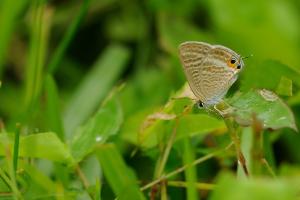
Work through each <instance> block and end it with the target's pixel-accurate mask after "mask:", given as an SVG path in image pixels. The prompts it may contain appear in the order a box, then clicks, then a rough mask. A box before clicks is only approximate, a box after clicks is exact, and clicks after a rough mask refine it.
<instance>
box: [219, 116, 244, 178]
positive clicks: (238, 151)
mask: <svg viewBox="0 0 300 200" xmlns="http://www.w3.org/2000/svg"><path fill="white" fill-rule="evenodd" d="M224 121H225V124H226V126H227V128H228V132H229V135H230V137H231V140H232V141H233V143H234V146H235V150H236V156H237V160H238V163H239V164H241V166H242V168H243V171H244V173H245V174H246V176H247V177H248V176H249V171H248V168H247V165H246V159H245V156H244V154H243V152H242V150H241V147H240V140H239V137H238V134H237V130H236V129H235V128H234V127H233V122H232V119H231V118H229V119H227V118H224Z"/></svg>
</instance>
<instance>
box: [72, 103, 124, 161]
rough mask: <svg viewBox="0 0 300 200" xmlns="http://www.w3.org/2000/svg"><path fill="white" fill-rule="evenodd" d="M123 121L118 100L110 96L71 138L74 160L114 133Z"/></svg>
mask: <svg viewBox="0 0 300 200" xmlns="http://www.w3.org/2000/svg"><path fill="white" fill-rule="evenodd" d="M122 122H123V112H122V109H121V106H120V104H119V101H118V100H117V99H116V98H115V97H112V98H110V99H109V100H108V101H107V102H106V103H105V105H104V106H102V107H101V108H100V109H99V110H98V111H97V113H96V114H95V115H94V116H93V117H91V118H90V119H89V120H88V121H87V122H86V123H85V124H84V125H83V126H82V127H80V128H79V129H78V130H77V131H76V133H75V135H74V138H73V140H72V143H71V149H72V154H73V156H74V158H75V160H76V161H80V160H81V159H82V158H84V157H85V156H86V155H87V154H89V153H91V152H92V150H93V149H94V147H95V145H96V144H99V143H100V144H102V143H104V142H106V141H107V139H108V138H109V137H110V136H112V135H115V134H116V133H117V132H118V131H119V128H120V126H121V124H122Z"/></svg>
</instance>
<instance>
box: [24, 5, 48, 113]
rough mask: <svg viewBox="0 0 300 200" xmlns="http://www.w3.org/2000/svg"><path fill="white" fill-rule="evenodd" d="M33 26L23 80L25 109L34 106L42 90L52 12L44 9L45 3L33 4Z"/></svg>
mask: <svg viewBox="0 0 300 200" xmlns="http://www.w3.org/2000/svg"><path fill="white" fill-rule="evenodd" d="M32 12H33V24H32V30H31V38H30V50H29V58H28V63H27V71H26V80H25V105H26V108H30V106H32V105H34V104H35V101H36V100H37V98H38V96H39V94H40V90H41V88H42V76H43V66H44V62H45V55H46V49H47V42H48V34H49V28H50V24H51V23H50V22H49V21H50V18H51V13H52V10H50V9H46V4H45V1H35V2H34V3H33V8H32Z"/></svg>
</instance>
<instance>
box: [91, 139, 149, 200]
mask: <svg viewBox="0 0 300 200" xmlns="http://www.w3.org/2000/svg"><path fill="white" fill-rule="evenodd" d="M97 156H98V159H99V162H100V165H101V167H102V169H103V173H104V176H105V178H106V179H107V181H108V183H109V185H110V187H111V188H112V190H113V191H114V193H115V195H116V196H117V198H118V199H120V200H122V199H124V200H125V199H136V200H139V199H145V197H144V195H143V194H142V192H141V191H140V189H139V187H138V185H137V179H136V178H135V176H134V175H133V173H132V171H130V170H129V169H128V167H127V166H126V164H125V162H124V160H123V159H122V156H121V155H120V153H119V152H118V150H117V149H116V147H115V146H114V145H112V144H106V145H101V146H99V148H98V150H97Z"/></svg>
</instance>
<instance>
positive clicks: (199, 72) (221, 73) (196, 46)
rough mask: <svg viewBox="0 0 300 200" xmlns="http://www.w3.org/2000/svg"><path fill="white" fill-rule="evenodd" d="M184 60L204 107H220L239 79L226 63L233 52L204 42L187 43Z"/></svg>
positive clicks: (197, 95)
mask: <svg viewBox="0 0 300 200" xmlns="http://www.w3.org/2000/svg"><path fill="white" fill-rule="evenodd" d="M179 50H180V57H181V62H182V65H183V67H184V71H185V74H186V77H187V79H188V82H189V85H190V87H191V89H192V91H193V93H194V94H195V96H196V97H197V98H199V99H200V100H201V101H202V102H203V103H204V104H207V105H214V104H217V103H218V102H219V101H220V100H221V99H222V98H223V96H224V95H225V94H226V92H227V90H228V89H229V88H230V86H231V85H232V84H233V83H234V82H235V80H236V79H237V75H236V74H235V71H234V70H233V69H230V68H229V67H228V66H227V64H226V60H227V59H230V57H231V56H232V55H233V54H236V53H235V52H233V51H232V50H230V49H228V48H226V47H223V46H220V45H216V46H213V45H209V44H207V43H203V42H185V43H183V44H182V45H180V48H179Z"/></svg>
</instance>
